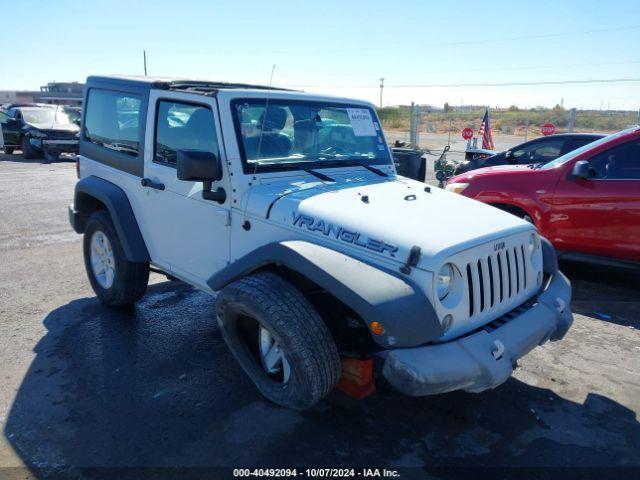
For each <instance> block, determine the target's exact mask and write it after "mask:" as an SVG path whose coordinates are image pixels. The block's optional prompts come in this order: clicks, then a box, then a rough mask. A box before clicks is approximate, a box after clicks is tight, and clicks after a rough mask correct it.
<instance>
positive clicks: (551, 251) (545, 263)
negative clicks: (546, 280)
mask: <svg viewBox="0 0 640 480" xmlns="http://www.w3.org/2000/svg"><path fill="white" fill-rule="evenodd" d="M540 243H541V244H542V271H543V272H544V273H546V274H549V275H555V274H556V272H557V271H558V255H557V253H556V249H555V248H553V245H552V244H551V242H550V241H549V240H548V239H547V238H545V237H543V236H542V235H540Z"/></svg>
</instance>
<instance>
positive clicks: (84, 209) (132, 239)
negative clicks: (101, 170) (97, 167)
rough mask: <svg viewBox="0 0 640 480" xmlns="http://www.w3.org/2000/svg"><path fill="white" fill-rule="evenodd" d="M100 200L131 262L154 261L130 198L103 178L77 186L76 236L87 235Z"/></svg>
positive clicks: (92, 177) (77, 184)
mask: <svg viewBox="0 0 640 480" xmlns="http://www.w3.org/2000/svg"><path fill="white" fill-rule="evenodd" d="M96 200H97V201H99V202H100V203H102V204H103V205H104V206H105V207H106V208H107V211H108V212H109V215H111V220H112V221H113V226H114V227H115V229H116V232H117V234H118V238H119V239H120V243H121V244H122V248H123V250H124V253H125V255H126V257H127V260H128V261H130V262H134V263H141V262H149V261H151V258H150V257H149V251H148V250H147V246H146V244H145V242H144V239H143V238H142V234H141V233H140V228H139V227H138V221H137V220H136V217H135V215H134V214H133V210H132V209H131V204H130V203H129V198H128V197H127V194H126V193H125V192H124V190H122V189H121V188H120V187H118V186H117V185H115V184H113V183H111V182H109V181H107V180H105V179H103V178H99V177H94V176H89V177H85V178H83V179H82V180H80V181H78V183H76V189H75V195H74V207H73V208H74V215H75V217H76V221H75V222H74V229H75V230H76V232H77V233H83V232H84V227H85V224H86V220H87V219H88V218H89V216H90V215H91V214H92V213H93V212H94V211H95V210H96V203H95V201H96Z"/></svg>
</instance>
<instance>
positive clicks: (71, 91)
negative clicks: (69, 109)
mask: <svg viewBox="0 0 640 480" xmlns="http://www.w3.org/2000/svg"><path fill="white" fill-rule="evenodd" d="M83 91H84V83H78V82H50V83H48V84H47V85H45V86H43V87H40V92H38V93H36V95H35V97H34V100H35V101H36V102H38V103H50V104H53V105H72V106H81V105H82V94H83Z"/></svg>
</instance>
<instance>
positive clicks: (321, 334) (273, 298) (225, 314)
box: [216, 271, 340, 410]
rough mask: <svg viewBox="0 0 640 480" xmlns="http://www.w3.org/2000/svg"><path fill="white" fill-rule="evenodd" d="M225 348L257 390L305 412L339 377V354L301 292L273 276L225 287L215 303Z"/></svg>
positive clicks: (254, 277)
mask: <svg viewBox="0 0 640 480" xmlns="http://www.w3.org/2000/svg"><path fill="white" fill-rule="evenodd" d="M216 313H217V317H218V324H219V326H220V329H221V331H222V334H223V337H224V339H225V341H226V342H227V345H228V346H229V348H230V349H231V351H232V353H233V355H234V356H235V357H236V359H237V360H238V362H239V363H240V365H241V366H242V368H243V369H244V371H245V372H246V373H247V375H249V377H250V378H251V380H253V382H254V383H255V385H256V386H257V387H258V389H259V390H260V392H261V393H262V394H263V395H264V396H265V397H267V398H268V399H269V400H271V401H272V402H274V403H277V404H279V405H282V406H284V407H287V408H293V409H296V410H305V409H308V408H310V407H312V406H314V405H315V404H316V403H318V402H319V401H320V400H321V399H322V398H324V397H325V396H326V395H327V394H328V393H329V392H330V391H331V390H332V389H333V387H334V386H335V384H336V383H337V382H338V379H339V377H340V356H339V355H338V349H337V347H336V344H335V342H334V340H333V338H332V336H331V333H330V332H329V330H328V328H327V326H326V325H325V323H324V322H323V321H322V318H320V315H319V314H318V312H317V311H316V309H315V308H314V307H313V306H312V305H311V303H309V301H308V300H307V299H306V298H305V297H304V295H302V293H301V292H300V291H299V290H298V289H297V288H295V287H294V286H293V285H292V284H291V283H289V282H288V281H287V280H285V279H284V278H282V277H280V276H279V275H276V274H275V273H272V272H267V271H263V272H258V273H255V274H253V275H250V276H247V277H245V278H242V279H240V280H238V281H236V282H234V283H232V284H230V285H228V286H227V287H225V288H224V289H223V290H222V291H221V292H220V294H219V295H218V298H217V300H216Z"/></svg>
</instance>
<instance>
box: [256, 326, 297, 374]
mask: <svg viewBox="0 0 640 480" xmlns="http://www.w3.org/2000/svg"><path fill="white" fill-rule="evenodd" d="M258 345H259V347H260V359H261V360H262V366H263V367H264V369H265V371H266V372H267V373H268V374H270V375H278V376H280V377H282V383H287V382H288V381H289V377H290V376H291V366H290V365H289V361H288V360H287V357H286V355H285V353H284V351H283V350H282V347H281V346H280V345H279V344H278V342H277V340H276V339H275V338H274V337H273V335H272V334H271V332H270V331H269V330H267V329H266V328H263V327H262V326H260V328H259V331H258Z"/></svg>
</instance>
